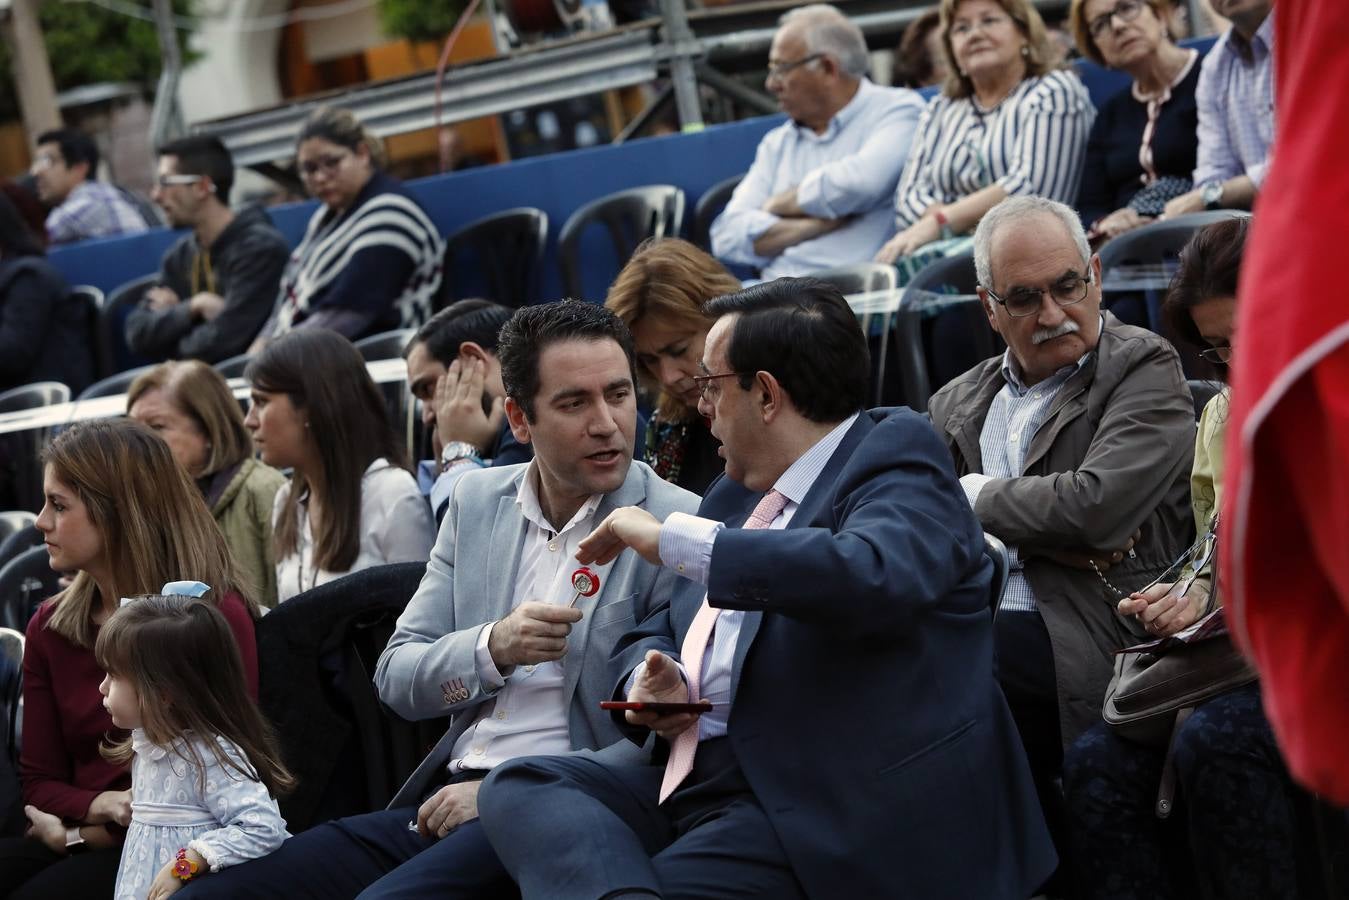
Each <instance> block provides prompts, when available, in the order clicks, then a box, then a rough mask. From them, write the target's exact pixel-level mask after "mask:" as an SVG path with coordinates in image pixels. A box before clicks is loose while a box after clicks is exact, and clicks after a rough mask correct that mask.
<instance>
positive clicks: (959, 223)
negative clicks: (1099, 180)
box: [876, 0, 1094, 281]
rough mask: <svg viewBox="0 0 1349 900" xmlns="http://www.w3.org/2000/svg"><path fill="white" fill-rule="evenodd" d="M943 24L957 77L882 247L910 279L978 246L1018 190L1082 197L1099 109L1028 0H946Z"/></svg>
mask: <svg viewBox="0 0 1349 900" xmlns="http://www.w3.org/2000/svg"><path fill="white" fill-rule="evenodd" d="M941 30H942V50H943V52H944V54H945V56H946V66H947V76H946V82H945V84H943V86H942V92H941V94H940V95H938V96H937V97H936V98H935V99H934V100H933V101H932V103H930V104H929V105H928V107H927V110H926V111H925V112H924V113H923V118H922V120H921V121H920V122H919V123H918V137H917V138H915V139H914V143H913V148H912V150H910V154H909V162H908V164H907V165H906V166H905V167H904V175H903V176H902V177H901V178H900V180H899V187H898V189H897V190H896V193H895V226H896V228H897V229H898V232H899V233H898V234H896V235H895V236H894V237H893V238H891V239H890V240H889V241H887V242H886V244H885V246H883V247H882V248H881V249H880V252H878V253H877V254H876V259H877V261H879V262H885V263H895V264H897V265H898V266H899V268H900V275H901V279H902V280H903V281H907V280H908V279H909V278H910V277H912V276H913V274H914V273H916V272H917V271H918V270H919V269H921V268H922V267H923V266H924V265H925V264H927V263H928V262H931V261H932V260H934V259H939V258H941V257H945V256H952V255H956V254H959V253H964V252H966V251H968V250H969V249H970V247H971V245H972V240H973V238H972V235H973V234H974V228H975V226H976V225H978V224H979V220H980V219H982V218H983V216H984V213H986V212H988V211H989V210H990V209H992V208H993V207H994V206H996V205H997V204H998V203H999V202H1001V201H1002V200H1004V199H1006V198H1007V197H1011V196H1014V195H1018V194H1034V195H1038V196H1041V197H1048V198H1050V199H1052V200H1058V201H1060V202H1063V203H1069V204H1071V203H1073V202H1074V201H1075V200H1076V199H1077V190H1078V183H1079V181H1080V180H1081V176H1082V159H1083V154H1084V151H1085V150H1086V146H1087V132H1088V130H1089V129H1090V128H1091V122H1092V117H1093V115H1094V112H1093V110H1092V106H1091V99H1090V98H1089V97H1088V96H1087V89H1086V88H1085V87H1083V85H1082V82H1081V81H1079V80H1078V78H1077V76H1076V75H1074V74H1073V73H1072V72H1069V71H1068V70H1066V69H1063V68H1061V67H1060V66H1059V64H1058V63H1057V62H1056V60H1057V59H1058V56H1059V54H1058V53H1057V52H1056V51H1055V49H1054V47H1053V45H1052V43H1051V42H1050V41H1049V39H1048V38H1047V37H1046V36H1045V26H1044V22H1043V21H1042V20H1041V19H1040V14H1039V13H1038V12H1036V11H1035V7H1033V6H1032V5H1031V4H1030V3H1029V2H1028V0H942V3H941Z"/></svg>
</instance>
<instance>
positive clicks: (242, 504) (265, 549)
mask: <svg viewBox="0 0 1349 900" xmlns="http://www.w3.org/2000/svg"><path fill="white" fill-rule="evenodd" d="M127 415H129V416H130V417H131V418H133V419H135V420H136V421H137V422H140V423H142V424H144V425H145V426H146V427H147V428H149V429H150V430H152V431H154V432H155V433H157V434H158V435H159V436H160V437H161V438H163V439H164V441H165V443H167V444H168V445H169V449H170V450H172V451H173V456H174V458H175V459H177V460H178V464H179V465H181V466H182V467H183V468H184V469H185V470H186V471H187V474H188V475H190V476H191V477H192V480H193V481H195V482H196V485H197V488H198V489H199V490H200V491H201V493H202V496H203V497H204V498H205V499H206V505H207V507H208V508H210V510H211V515H212V516H214V517H215V521H216V524H217V525H219V526H220V530H221V532H223V533H224V535H225V542H226V543H227V544H229V548H230V551H231V552H232V553H233V554H234V559H235V562H236V563H237V564H238V567H239V577H240V580H241V581H243V582H244V583H245V584H247V585H248V586H249V587H250V588H251V589H252V591H253V596H254V597H255V598H256V599H257V601H258V603H260V604H262V605H263V606H266V607H272V606H275V605H276V560H275V558H274V554H273V553H272V502H273V501H274V500H275V498H276V492H277V491H278V490H280V489H281V485H283V484H285V483H286V479H285V476H283V475H282V474H281V473H280V472H278V471H277V470H276V469H273V468H272V467H271V466H268V465H266V464H265V463H263V462H260V461H259V460H256V459H254V458H253V441H252V439H251V438H250V437H249V435H248V429H247V428H245V427H244V414H243V410H242V409H240V408H239V401H237V400H235V399H234V395H233V394H232V393H231V392H230V389H229V386H228V385H227V384H226V383H225V379H224V378H222V377H221V375H220V373H219V372H217V371H216V370H215V369H212V368H211V367H210V366H208V365H206V364H205V363H203V362H200V361H198V360H186V361H183V362H166V363H164V364H163V365H160V366H156V367H155V368H154V369H151V370H150V371H149V372H147V373H145V374H144V375H142V376H141V377H139V378H137V379H136V380H135V381H133V382H132V383H131V390H130V391H129V392H128V393H127Z"/></svg>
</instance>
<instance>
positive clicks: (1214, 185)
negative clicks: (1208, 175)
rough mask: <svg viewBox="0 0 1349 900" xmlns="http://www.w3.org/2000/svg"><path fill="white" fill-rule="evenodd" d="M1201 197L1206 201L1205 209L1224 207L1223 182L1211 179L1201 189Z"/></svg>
mask: <svg viewBox="0 0 1349 900" xmlns="http://www.w3.org/2000/svg"><path fill="white" fill-rule="evenodd" d="M1199 199H1201V200H1203V201H1204V209H1222V203H1223V183H1222V182H1221V181H1210V182H1209V183H1208V184H1206V185H1204V186H1203V187H1202V188H1200V189H1199Z"/></svg>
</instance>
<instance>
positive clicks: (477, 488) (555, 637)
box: [188, 301, 699, 898]
mask: <svg viewBox="0 0 1349 900" xmlns="http://www.w3.org/2000/svg"><path fill="white" fill-rule="evenodd" d="M498 356H499V358H500V360H501V367H502V380H503V382H504V384H505V387H506V395H507V399H506V415H507V419H508V421H509V423H510V427H511V430H512V432H513V434H514V435H515V437H516V439H518V440H519V441H520V442H521V443H528V444H531V445H532V446H533V448H534V454H535V458H534V461H533V462H531V463H527V464H522V465H515V466H504V467H493V468H491V469H482V470H480V471H475V472H470V473H468V474H467V475H465V476H464V477H463V478H461V479H460V480H459V482H458V484H457V485H456V486H455V490H454V494H453V497H452V498H451V500H450V503H449V510H448V512H447V513H446V515H445V519H444V521H443V522H442V524H441V528H440V536H439V538H438V539H437V541H436V546H435V549H434V550H433V551H432V553H431V560H430V562H429V564H428V565H427V569H426V576H425V577H424V578H423V579H422V583H421V586H420V587H419V588H418V589H417V593H416V594H415V595H414V596H413V598H412V600H411V601H410V602H409V603H408V606H407V609H406V610H405V611H404V613H403V615H402V616H401V617H400V618H399V620H398V628H397V631H396V632H395V633H394V636H393V637H392V638H391V639H390V641H389V645H388V647H386V648H385V650H384V653H383V655H382V656H381V657H380V660H379V666H378V669H377V670H376V673H375V683H376V685H377V687H378V689H379V695H380V698H381V699H382V700H383V701H384V702H385V703H386V704H388V705H389V706H390V707H391V708H392V709H393V710H394V711H395V712H397V713H398V714H399V715H401V716H404V717H405V718H409V719H430V718H437V717H441V716H445V715H447V714H448V715H450V716H452V718H451V722H450V727H449V729H448V730H447V731H446V733H445V736H444V737H443V738H442V739H441V740H440V742H439V743H437V744H436V746H435V748H434V749H432V751H431V753H430V754H429V755H428V756H427V757H426V759H425V760H423V762H422V764H421V765H420V766H418V768H417V770H416V771H415V772H414V773H413V775H412V777H411V778H409V779H408V782H407V783H406V784H405V785H404V786H403V788H402V789H401V790H400V791H399V792H398V794H397V796H395V797H394V799H393V802H392V803H391V804H390V806H389V808H388V809H387V810H385V811H383V812H378V813H370V814H368V815H363V816H355V817H351V818H348V819H341V820H338V821H336V822H328V823H325V824H323V825H320V826H318V827H316V828H313V829H311V830H309V831H307V832H304V833H302V834H300V835H297V836H296V837H294V838H292V839H290V840H289V841H287V842H286V843H285V844H284V845H283V846H282V848H281V849H280V850H278V851H277V852H276V853H273V854H272V855H271V856H269V857H266V858H264V859H262V860H256V861H254V862H250V863H246V864H244V865H242V866H237V867H235V868H232V869H228V870H225V871H224V872H221V873H218V874H213V875H211V876H210V877H209V878H204V879H202V880H201V881H200V882H199V883H198V882H193V883H192V884H190V885H189V886H188V891H189V896H222V897H223V896H247V897H263V896H276V897H281V896H285V897H288V898H290V897H325V898H327V897H353V896H356V895H357V894H358V893H361V892H363V891H364V892H365V893H363V894H362V896H376V895H378V896H381V897H384V896H391V895H395V894H396V895H398V896H436V897H492V896H496V895H497V894H503V895H506V896H510V895H512V894H513V893H514V890H515V889H514V885H513V883H512V881H511V879H510V877H509V876H508V875H507V874H506V872H505V869H504V868H502V866H501V865H500V863H499V862H498V861H497V859H496V856H495V854H494V852H493V851H492V848H491V846H490V845H489V844H488V842H487V840H486V838H485V836H484V835H483V832H482V828H481V826H480V825H479V823H478V821H477V793H478V786H479V785H480V784H481V781H482V778H483V777H484V776H486V775H487V773H488V772H489V771H491V769H492V768H494V767H495V766H496V765H497V764H499V763H501V762H504V761H506V760H508V759H512V758H515V757H516V756H519V755H523V754H530V755H533V754H544V755H548V754H553V753H574V752H583V753H588V752H591V751H596V750H600V748H605V747H608V748H609V749H608V750H607V751H601V753H600V754H599V755H600V756H601V757H604V756H605V754H613V756H614V758H622V759H629V760H631V759H633V758H634V756H636V758H638V759H640V758H641V755H642V751H641V750H640V749H639V748H637V747H635V746H634V745H633V744H631V743H630V742H628V741H624V740H623V739H622V738H623V736H622V734H621V733H620V731H619V729H618V727H617V724H616V723H615V722H614V720H613V719H612V717H610V716H609V715H608V714H607V713H604V712H602V711H601V710H600V708H599V701H601V700H604V699H608V697H609V696H610V693H611V690H612V685H611V684H610V683H609V681H608V671H607V670H608V660H609V656H610V653H611V651H612V650H613V647H614V644H615V643H616V642H617V640H618V639H619V638H620V637H621V636H622V635H623V634H625V633H626V632H627V631H629V630H630V629H632V628H633V627H635V625H636V623H637V622H640V621H642V620H643V619H644V618H646V617H647V615H648V614H649V613H650V612H651V611H652V610H653V609H654V608H656V607H657V606H658V605H660V604H662V603H666V602H669V599H670V597H671V596H672V595H674V594H678V593H681V592H683V591H686V590H688V588H687V587H685V584H687V583H684V584H681V582H683V581H684V580H683V579H680V578H678V577H677V576H675V575H674V574H673V573H668V572H666V571H665V570H662V569H661V568H660V567H658V566H655V565H652V564H650V563H648V562H646V561H644V560H642V559H641V558H640V557H637V556H636V555H635V554H626V555H624V556H623V557H622V558H620V559H617V560H614V561H613V562H612V563H611V564H609V565H603V566H599V565H595V566H591V567H590V569H591V570H592V572H593V573H594V574H595V575H597V576H598V578H599V590H598V591H597V592H596V593H594V594H593V595H592V596H577V592H576V591H575V590H574V589H573V586H572V575H573V572H574V571H575V570H576V569H577V563H576V559H575V553H576V551H577V548H578V547H579V544H580V541H581V539H582V538H583V537H585V535H586V534H588V533H589V532H590V531H591V530H592V529H593V528H594V527H595V526H597V525H598V524H599V523H600V522H602V521H603V520H604V519H605V517H606V516H607V515H608V514H609V513H610V512H612V511H614V510H616V509H619V508H622V507H626V506H640V507H642V508H644V509H646V510H648V511H649V512H651V514H652V515H654V516H655V517H657V518H658V519H661V520H664V519H665V518H666V517H667V516H668V515H670V514H671V513H673V512H692V511H693V510H695V509H696V508H697V506H698V502H699V501H698V497H697V496H695V495H694V494H691V493H689V492H687V491H684V490H682V489H681V488H678V487H676V486H674V485H672V484H669V483H667V482H665V481H662V480H661V479H660V478H659V477H658V476H657V475H656V474H655V473H654V472H653V471H652V470H651V469H650V468H649V467H648V466H646V465H645V464H644V463H640V462H634V461H633V459H632V449H633V437H634V431H635V428H636V415H637V405H636V397H635V379H634V373H633V356H632V339H631V336H630V335H629V334H628V331H627V328H626V327H625V326H624V325H623V324H622V323H621V322H620V321H619V320H618V319H617V317H615V316H614V315H613V314H612V313H610V312H608V311H607V310H605V309H604V308H603V307H600V306H598V305H595V304H589V303H581V302H571V301H566V302H562V303H552V304H547V305H543V306H533V307H526V308H524V309H522V310H520V311H518V312H517V313H516V314H515V315H514V316H513V317H512V318H511V320H510V321H509V322H507V323H506V325H505V326H504V327H503V329H502V331H501V336H500V343H499V345H498ZM611 745H612V746H611Z"/></svg>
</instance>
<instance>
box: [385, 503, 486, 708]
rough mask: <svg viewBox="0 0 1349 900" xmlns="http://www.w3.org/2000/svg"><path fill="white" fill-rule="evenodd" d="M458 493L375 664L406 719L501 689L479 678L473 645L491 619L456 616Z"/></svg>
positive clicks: (388, 694) (474, 700) (388, 698)
mask: <svg viewBox="0 0 1349 900" xmlns="http://www.w3.org/2000/svg"><path fill="white" fill-rule="evenodd" d="M458 516H459V507H458V498H457V495H456V497H455V498H453V499H451V500H450V509H449V512H447V513H446V514H445V520H444V522H442V523H441V526H440V534H439V536H438V537H437V538H436V545H435V547H434V548H432V550H431V559H430V562H428V563H427V566H426V575H425V576H423V578H422V583H421V585H420V586H418V588H417V593H415V594H413V595H412V599H411V600H410V601H409V602H408V605H407V609H405V610H404V611H403V614H402V615H401V616H399V617H398V627H397V629H396V630H395V631H394V634H393V637H392V638H390V639H389V644H388V646H386V647H385V648H384V652H383V653H381V654H380V657H379V665H378V666H377V667H376V669H375V688H376V689H377V690H378V691H379V697H380V699H381V700H383V701H384V702H385V703H387V704H388V705H389V707H390V708H391V709H392V710H393V711H394V712H396V713H398V714H399V715H400V716H402V717H403V718H405V719H411V720H417V719H431V718H436V717H438V716H444V715H447V714H449V713H452V712H455V711H456V710H460V709H463V708H465V707H469V706H474V705H476V704H478V703H481V702H482V701H483V700H484V699H486V698H487V697H488V696H490V695H491V694H494V693H495V692H496V691H495V690H494V689H486V688H484V686H483V685H482V683H481V682H480V681H479V679H478V668H477V665H476V663H475V660H474V649H475V647H476V645H477V641H478V633H479V632H480V631H481V630H482V628H483V627H484V626H485V624H486V623H484V622H480V621H479V622H472V623H468V624H467V626H466V627H463V628H460V627H459V626H458V624H457V623H456V622H455V620H454V619H455V616H454V563H455V560H454V550H455V528H456V522H457V520H458Z"/></svg>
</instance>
